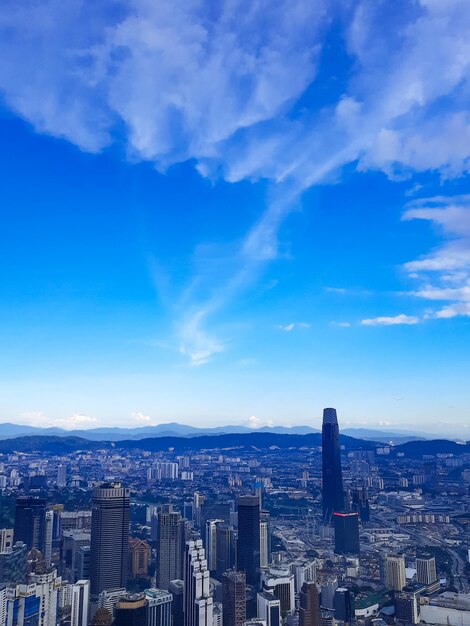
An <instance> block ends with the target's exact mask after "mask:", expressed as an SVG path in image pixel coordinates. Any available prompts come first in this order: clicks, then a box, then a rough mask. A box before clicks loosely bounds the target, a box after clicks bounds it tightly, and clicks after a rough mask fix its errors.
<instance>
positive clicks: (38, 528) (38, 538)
mask: <svg viewBox="0 0 470 626" xmlns="http://www.w3.org/2000/svg"><path fill="white" fill-rule="evenodd" d="M45 535H46V501H45V499H44V498H34V497H32V496H20V497H19V498H17V499H16V511H15V530H14V538H15V541H22V542H23V543H25V544H26V545H27V546H28V548H30V549H31V548H37V549H38V550H40V551H41V552H44V541H45Z"/></svg>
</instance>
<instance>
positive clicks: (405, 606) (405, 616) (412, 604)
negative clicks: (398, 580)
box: [395, 585, 448, 624]
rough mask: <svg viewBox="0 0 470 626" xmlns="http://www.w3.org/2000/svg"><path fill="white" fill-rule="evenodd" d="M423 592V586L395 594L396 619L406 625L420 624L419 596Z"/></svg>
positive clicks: (414, 586)
mask: <svg viewBox="0 0 470 626" xmlns="http://www.w3.org/2000/svg"><path fill="white" fill-rule="evenodd" d="M423 590H424V589H423V587H422V586H419V585H408V586H405V587H403V590H402V591H398V592H397V593H396V594H395V617H396V619H398V620H400V621H401V622H404V623H405V624H418V623H419V621H420V620H419V596H420V594H421V593H422V592H423ZM447 619H448V618H447Z"/></svg>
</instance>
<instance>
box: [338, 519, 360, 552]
mask: <svg viewBox="0 0 470 626" xmlns="http://www.w3.org/2000/svg"><path fill="white" fill-rule="evenodd" d="M333 520H334V528H335V552H336V553H337V554H359V552H360V546H359V515H358V514H357V513H338V512H335V513H333Z"/></svg>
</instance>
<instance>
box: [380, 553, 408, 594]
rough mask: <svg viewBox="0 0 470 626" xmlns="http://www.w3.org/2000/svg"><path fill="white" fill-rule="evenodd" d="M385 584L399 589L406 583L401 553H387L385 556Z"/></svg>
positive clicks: (403, 560) (403, 559)
mask: <svg viewBox="0 0 470 626" xmlns="http://www.w3.org/2000/svg"><path fill="white" fill-rule="evenodd" d="M385 585H386V586H387V587H390V588H391V589H394V590H395V591H401V590H402V589H403V587H404V586H405V585H406V570H405V557H404V556H403V555H402V554H387V556H386V557H385Z"/></svg>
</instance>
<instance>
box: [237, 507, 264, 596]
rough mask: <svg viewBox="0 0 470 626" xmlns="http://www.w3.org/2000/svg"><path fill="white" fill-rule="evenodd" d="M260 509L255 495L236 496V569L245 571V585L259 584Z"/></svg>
mask: <svg viewBox="0 0 470 626" xmlns="http://www.w3.org/2000/svg"><path fill="white" fill-rule="evenodd" d="M259 522H260V510H259V499H258V497H257V496H250V495H246V496H239V498H238V543H237V569H238V570H240V571H242V572H245V574H246V583H247V585H252V586H253V587H255V589H258V588H259V586H260V574H261V571H260V527H259Z"/></svg>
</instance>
